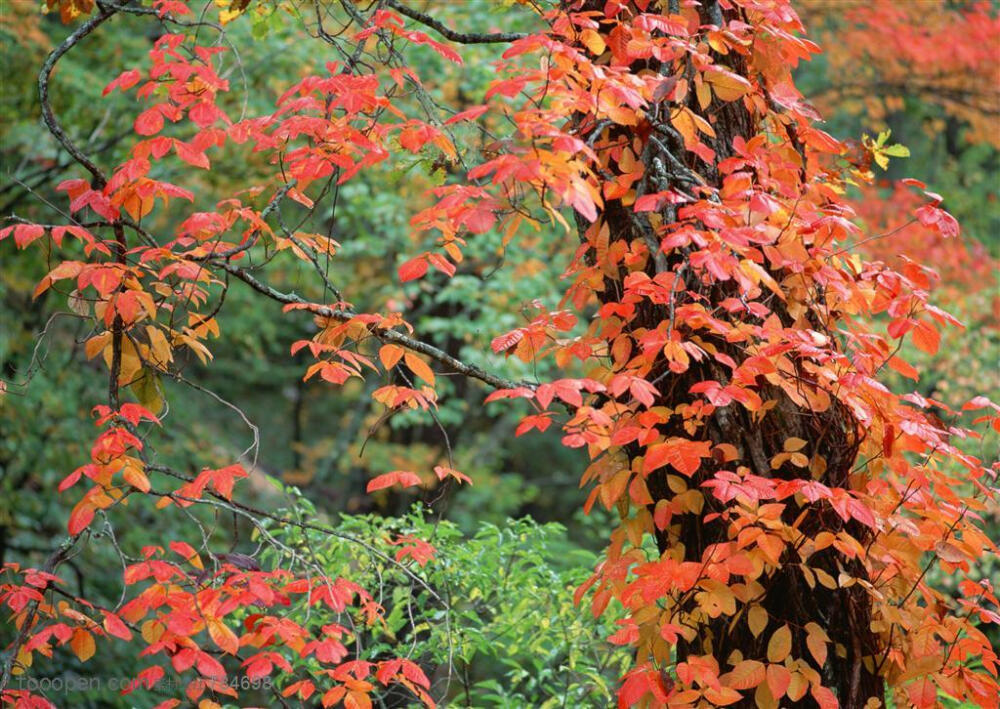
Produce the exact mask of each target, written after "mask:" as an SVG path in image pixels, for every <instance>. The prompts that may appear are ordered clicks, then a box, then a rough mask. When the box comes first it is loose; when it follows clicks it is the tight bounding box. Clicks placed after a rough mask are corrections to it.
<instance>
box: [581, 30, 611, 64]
mask: <svg viewBox="0 0 1000 709" xmlns="http://www.w3.org/2000/svg"><path fill="white" fill-rule="evenodd" d="M580 41H581V42H583V43H584V44H585V45H586V47H587V49H589V50H590V51H591V52H592V53H593V54H594V56H596V57H599V56H601V55H602V54H604V50H605V49H607V44H605V42H604V38H603V37H601V35H599V34H598V33H597V32H595V31H594V30H590V29H587V30H584V31H583V32H581V33H580Z"/></svg>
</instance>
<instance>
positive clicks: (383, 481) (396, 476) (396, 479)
mask: <svg viewBox="0 0 1000 709" xmlns="http://www.w3.org/2000/svg"><path fill="white" fill-rule="evenodd" d="M421 482H422V481H421V480H420V477H419V476H418V475H417V474H416V473H411V472H408V471H406V470H393V471H392V472H391V473H383V474H382V475H379V476H378V477H375V478H372V479H371V481H369V483H368V487H367V489H366V492H375V491H376V490H381V489H383V488H386V487H392V486H393V485H401V486H402V487H414V486H416V485H420V484H421Z"/></svg>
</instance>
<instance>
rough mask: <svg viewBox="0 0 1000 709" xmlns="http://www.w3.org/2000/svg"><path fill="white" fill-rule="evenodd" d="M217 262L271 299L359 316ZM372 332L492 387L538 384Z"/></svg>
mask: <svg viewBox="0 0 1000 709" xmlns="http://www.w3.org/2000/svg"><path fill="white" fill-rule="evenodd" d="M213 263H217V264H218V265H219V266H220V267H221V268H222V269H224V270H225V271H226V272H227V273H229V274H231V275H233V276H235V277H236V278H239V279H240V280H241V281H243V282H244V283H246V284H247V285H248V286H250V287H251V288H253V289H254V290H255V291H257V292H258V293H261V294H263V295H266V296H267V297H268V298H270V299H271V300H276V301H278V302H279V303H285V304H286V305H308V306H310V310H311V311H312V312H314V313H316V314H317V315H322V316H323V317H327V318H333V319H335V320H351V319H352V318H355V317H357V313H354V312H353V311H350V310H334V309H333V308H329V307H327V306H325V305H316V304H315V303H310V302H309V301H307V300H304V299H303V298H300V297H299V296H297V295H295V294H294V293H282V292H281V291H278V290H275V289H274V288H272V287H271V286H269V285H267V284H266V283H262V282H261V281H258V280H257V279H256V278H254V277H253V276H252V275H250V274H249V273H248V272H247V271H246V270H245V269H242V268H239V267H238V266H233V265H232V264H230V263H226V262H225V261H222V262H219V261H213ZM371 331H372V334H374V335H375V337H377V338H379V339H380V340H383V341H384V342H391V343H393V344H397V345H401V346H402V347H405V348H406V349H408V350H412V351H413V352H419V353H420V354H424V355H427V356H428V357H430V358H431V359H433V360H435V361H437V362H439V363H441V364H443V365H444V366H446V367H448V368H449V369H451V370H452V371H454V372H457V373H459V374H464V375H465V376H467V377H471V378H473V379H478V380H479V381H481V382H485V383H486V384H489V385H490V386H492V387H495V388H497V389H514V388H517V387H521V386H529V387H532V386H534V385H533V384H531V383H530V382H523V381H522V382H515V381H514V380H512V379H505V378H503V377H499V376H497V375H495V374H490V373H489V372H487V371H486V370H484V369H482V368H480V367H477V366H475V365H471V364H465V363H464V362H462V361H461V360H458V359H456V358H454V357H452V356H451V355H450V354H448V353H447V352H445V351H444V350H442V349H439V348H437V347H435V346H434V345H429V344H427V343H426V342H421V341H420V340H415V339H413V338H412V337H409V336H408V335H404V334H403V333H401V332H397V331H396V330H389V329H386V328H381V327H373V328H371Z"/></svg>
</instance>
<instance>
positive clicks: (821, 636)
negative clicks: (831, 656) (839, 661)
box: [806, 623, 830, 667]
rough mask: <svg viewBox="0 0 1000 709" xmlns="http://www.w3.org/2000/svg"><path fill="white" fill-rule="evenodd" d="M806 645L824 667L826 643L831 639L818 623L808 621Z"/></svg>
mask: <svg viewBox="0 0 1000 709" xmlns="http://www.w3.org/2000/svg"><path fill="white" fill-rule="evenodd" d="M806 633H807V635H806V647H808V648H809V652H810V653H812V656H813V657H814V658H815V659H816V664H818V665H819V666H820V667H822V666H823V665H824V664H826V644H827V642H828V641H829V640H830V638H829V636H827V634H826V632H825V631H824V630H823V628H821V627H820V626H819V625H818V624H816V623H806Z"/></svg>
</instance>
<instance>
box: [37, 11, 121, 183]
mask: <svg viewBox="0 0 1000 709" xmlns="http://www.w3.org/2000/svg"><path fill="white" fill-rule="evenodd" d="M115 12H116V10H114V9H110V10H109V9H107V8H105V7H103V6H102V7H101V8H100V10H99V11H98V13H97V14H96V15H94V16H93V17H91V18H90V19H89V20H87V21H86V22H84V23H83V24H82V25H80V26H79V27H77V28H76V31H75V32H73V33H72V34H71V35H70V36H69V37H67V38H66V39H64V40H63V42H62V44H60V45H59V46H58V47H56V48H55V49H53V50H52V51H51V52H50V53H49V56H47V57H46V58H45V62H44V63H43V64H42V70H41V71H40V72H39V74H38V99H39V101H41V104H42V120H43V121H44V122H45V126H46V128H48V129H49V133H51V134H52V137H54V138H55V139H56V140H57V141H59V144H60V145H62V146H63V147H64V148H65V149H66V152H68V153H69V154H70V155H71V156H73V159H74V160H76V161H77V162H78V163H80V164H81V165H83V166H84V167H85V168H86V169H87V171H88V172H89V173H90V174H91V175H93V176H94V185H93V187H94V188H95V189H100V188H102V187H104V185H106V184H107V182H108V179H107V177H105V175H104V172H103V171H102V170H101V168H99V167H98V166H97V165H96V164H95V163H94V161H93V160H91V159H90V158H88V157H87V156H86V155H84V153H83V151H81V150H80V149H79V148H78V147H76V145H75V144H74V143H73V141H72V140H70V138H69V136H68V135H66V131H65V130H63V127H62V125H61V124H60V123H59V121H58V120H56V116H55V113H53V111H52V105H51V104H50V103H49V81H51V80H52V71H53V70H54V69H55V68H56V63H57V62H58V61H59V60H60V59H61V58H62V57H63V55H64V54H66V52H68V51H69V50H70V49H72V48H73V47H74V46H76V44H77V43H78V42H79V41H80V40H81V39H83V38H84V37H86V36H87V35H89V34H90V33H91V32H93V31H94V30H95V29H97V28H98V27H100V26H101V25H102V24H104V23H105V22H106V21H107V20H109V19H110V18H111V17H113V16H114V14H115Z"/></svg>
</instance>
